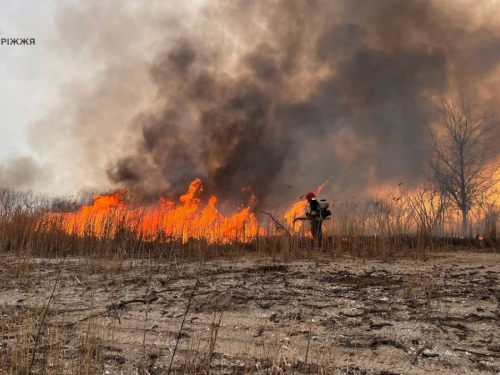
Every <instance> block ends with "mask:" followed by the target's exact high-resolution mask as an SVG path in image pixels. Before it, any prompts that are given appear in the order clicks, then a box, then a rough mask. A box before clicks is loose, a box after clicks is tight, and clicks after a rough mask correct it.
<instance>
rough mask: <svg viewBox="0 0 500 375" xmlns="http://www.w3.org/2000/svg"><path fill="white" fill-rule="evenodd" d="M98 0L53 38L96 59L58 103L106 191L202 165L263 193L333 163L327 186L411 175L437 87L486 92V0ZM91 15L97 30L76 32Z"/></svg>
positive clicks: (498, 58) (213, 186)
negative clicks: (145, 1) (113, 2)
mask: <svg viewBox="0 0 500 375" xmlns="http://www.w3.org/2000/svg"><path fill="white" fill-rule="evenodd" d="M99 4H101V3H100V2H97V1H95V2H94V1H91V2H88V4H87V3H86V5H72V7H75V8H72V7H66V8H65V9H64V12H61V15H60V23H59V27H60V31H61V38H62V39H63V40H68V39H69V38H73V39H72V40H75V38H76V40H79V42H80V46H82V47H83V50H84V51H86V53H89V54H92V56H97V58H98V61H99V62H100V63H101V64H103V68H102V69H101V70H100V71H99V72H98V74H96V75H95V76H94V77H93V78H92V80H91V81H90V82H89V83H87V84H86V87H85V88H77V89H74V90H73V91H72V96H71V97H70V99H69V103H70V105H69V106H68V107H66V108H65V109H63V110H60V111H58V114H60V113H63V114H64V118H66V119H67V123H66V125H65V129H69V130H66V131H69V132H70V134H68V137H67V138H66V139H64V141H63V142H64V144H65V145H67V146H66V147H70V148H71V149H72V150H75V149H77V150H78V151H73V152H75V153H77V154H78V156H77V157H76V160H77V162H78V166H79V167H80V171H79V168H77V169H76V171H77V172H76V173H78V172H80V173H84V174H86V176H87V179H88V181H92V182H94V183H95V182H99V183H100V184H101V185H106V184H109V185H107V186H109V187H113V186H114V187H125V188H129V189H131V190H134V191H139V192H144V193H147V194H167V195H169V194H178V193H180V192H182V191H184V190H185V189H186V186H187V185H188V184H189V182H191V181H192V180H193V179H194V178H195V177H200V178H202V179H203V181H204V185H205V188H206V189H205V190H206V191H207V192H208V193H217V194H218V195H220V196H222V197H225V198H228V197H229V198H235V199H238V200H239V199H241V198H242V197H244V196H245V194H247V193H242V189H243V188H245V187H251V188H252V189H253V191H254V193H255V194H256V195H257V197H258V198H259V199H260V203H261V204H266V205H273V204H275V203H278V204H279V203H283V202H285V201H287V200H289V199H291V197H293V198H296V195H300V193H303V192H305V191H306V190H312V189H314V188H315V187H317V186H318V185H319V184H321V183H322V182H324V181H325V180H326V179H327V178H328V177H329V176H332V175H333V176H334V177H333V179H332V182H331V184H330V187H329V189H330V190H329V191H330V192H342V191H349V192H350V193H353V194H363V193H364V192H366V191H368V190H370V189H373V188H374V187H379V186H383V185H387V184H392V183H397V182H400V181H405V182H414V181H417V180H418V179H419V178H420V177H421V175H422V171H423V165H424V159H425V142H424V134H423V129H424V126H425V124H428V123H432V122H433V121H435V119H436V116H437V112H436V106H435V104H436V103H435V102H434V101H433V100H432V99H433V98H434V97H435V96H436V95H440V94H447V93H451V92H453V91H454V90H456V88H457V87H458V86H459V85H464V84H465V86H467V88H469V89H472V90H474V89H478V90H479V91H478V93H476V94H477V95H478V96H480V98H481V99H482V100H484V101H485V102H486V103H487V104H489V105H494V104H495V103H496V102H497V92H496V88H495V87H496V86H498V85H497V83H498V78H497V77H498V74H497V73H498V68H499V63H500V32H499V28H498V25H496V24H495V23H494V22H493V21H491V20H490V19H488V18H487V15H484V14H483V13H481V12H479V11H478V9H479V8H480V7H485V4H486V3H482V4H479V5H477V4H475V5H474V6H473V7H472V8H471V4H472V3H467V2H466V3H462V5H461V6H457V5H454V4H456V2H451V1H450V2H446V1H430V0H409V1H403V0H380V1H376V2H375V1H372V2H368V1H362V0H351V1H321V0H309V1H286V0H277V1H253V2H249V1H244V0H240V1H229V0H219V1H215V2H213V1H210V2H206V3H203V4H202V5H201V6H200V7H197V8H196V9H193V8H190V7H188V6H186V7H185V8H182V7H181V8H178V9H173V7H172V8H170V9H167V8H165V6H164V5H162V2H152V4H151V5H148V9H146V8H147V7H146V6H144V7H143V6H140V5H133V4H132V2H130V3H128V2H126V4H127V5H125V6H123V7H122V8H120V10H119V11H118V12H115V13H113V16H110V15H109V14H108V13H106V12H107V11H111V10H113V11H115V10H116V9H115V7H114V6H113V7H110V6H109V5H108V6H106V7H108V9H104V8H103V7H104V6H103V5H99ZM109 7H110V8H109ZM117 8H118V5H117ZM474 11H478V12H474ZM96 15H97V17H96ZM472 15H474V16H472ZM107 17H111V18H109V20H112V21H113V22H106V20H108V18H107ZM96 18H97V19H101V21H102V23H99V27H98V28H97V29H96V30H99V32H100V33H102V35H101V38H100V39H99V40H96V39H93V38H90V37H87V38H85V39H79V38H81V34H80V33H83V32H84V31H85V30H87V29H86V27H85V26H81V27H80V28H79V24H84V25H86V22H97V21H95V19H96ZM71 20H78V21H79V23H77V25H76V26H75V24H74V22H70V21H71ZM91 20H92V21H91ZM123 25H127V26H123ZM131 25H132V26H133V27H132V29H133V30H134V32H131V31H129V30H130V29H131ZM102 28H104V29H102ZM67 30H72V33H71V34H69V35H66V34H67V33H66V34H65V32H66V31H67ZM495 85H496V86H495ZM42 123H45V124H47V121H45V122H44V121H42ZM47 126H48V127H49V128H50V129H54V122H51V124H50V125H46V127H47ZM46 127H43V126H42V127H41V128H42V129H44V128H46ZM82 170H83V171H88V173H87V172H81V171H82ZM106 179H107V180H106ZM74 181H81V179H79V178H77V179H74ZM289 185H294V188H293V189H287V187H288V186H289ZM325 192H328V188H327V190H326V191H325Z"/></svg>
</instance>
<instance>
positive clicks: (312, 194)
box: [306, 191, 316, 202]
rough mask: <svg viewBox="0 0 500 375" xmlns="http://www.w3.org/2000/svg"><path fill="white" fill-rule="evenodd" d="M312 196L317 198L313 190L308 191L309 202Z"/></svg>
mask: <svg viewBox="0 0 500 375" xmlns="http://www.w3.org/2000/svg"><path fill="white" fill-rule="evenodd" d="M312 198H316V195H315V194H314V193H313V192H312V191H311V192H309V193H307V195H306V199H307V201H308V202H310V201H311V199H312Z"/></svg>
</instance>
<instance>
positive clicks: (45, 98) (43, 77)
mask: <svg viewBox="0 0 500 375" xmlns="http://www.w3.org/2000/svg"><path fill="white" fill-rule="evenodd" d="M42 4H43V5H42ZM53 13H54V8H53V3H52V2H51V1H50V0H49V1H43V2H41V1H36V0H1V1H0V30H1V37H2V38H26V37H28V38H35V39H36V45H35V46H6V45H4V46H0V87H1V88H2V89H1V90H0V132H1V134H2V136H1V137H0V160H3V159H6V158H9V157H13V156H19V155H20V154H25V153H27V152H29V147H28V145H27V142H26V136H25V130H26V126H27V124H28V123H29V122H30V121H33V120H35V119H36V118H38V117H39V116H40V115H41V114H42V113H43V111H44V109H46V108H47V107H48V106H49V105H50V103H51V101H52V100H55V97H56V92H57V86H58V84H59V83H60V82H61V81H62V80H64V77H65V74H66V69H64V67H63V65H62V64H61V63H60V62H59V60H58V59H57V58H54V56H53V51H52V50H51V46H50V40H51V38H52V35H53V30H54V25H53V19H52V15H53Z"/></svg>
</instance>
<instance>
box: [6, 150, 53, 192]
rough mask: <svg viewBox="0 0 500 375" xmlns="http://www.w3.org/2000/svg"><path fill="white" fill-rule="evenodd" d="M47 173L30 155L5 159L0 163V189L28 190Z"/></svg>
mask: <svg viewBox="0 0 500 375" xmlns="http://www.w3.org/2000/svg"><path fill="white" fill-rule="evenodd" d="M48 175H49V173H48V171H47V170H45V169H44V168H42V167H41V166H39V165H38V164H37V163H36V162H35V161H34V160H33V159H32V158H30V157H16V158H11V159H7V160H6V161H4V162H3V163H1V164H0V189H12V190H28V189H31V188H32V187H33V186H34V185H35V183H40V182H43V180H44V179H46V178H48Z"/></svg>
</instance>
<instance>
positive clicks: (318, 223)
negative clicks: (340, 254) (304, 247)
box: [307, 198, 323, 246]
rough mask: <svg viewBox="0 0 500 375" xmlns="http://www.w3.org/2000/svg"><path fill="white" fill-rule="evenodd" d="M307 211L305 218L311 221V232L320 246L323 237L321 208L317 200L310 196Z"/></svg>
mask: <svg viewBox="0 0 500 375" xmlns="http://www.w3.org/2000/svg"><path fill="white" fill-rule="evenodd" d="M309 208H310V210H309V213H307V218H308V219H309V221H310V222H311V234H312V236H313V238H314V240H315V242H317V243H318V245H320V246H321V240H322V238H323V218H322V215H321V209H320V207H319V202H318V200H317V199H316V198H312V199H311V200H310V201H309Z"/></svg>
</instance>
